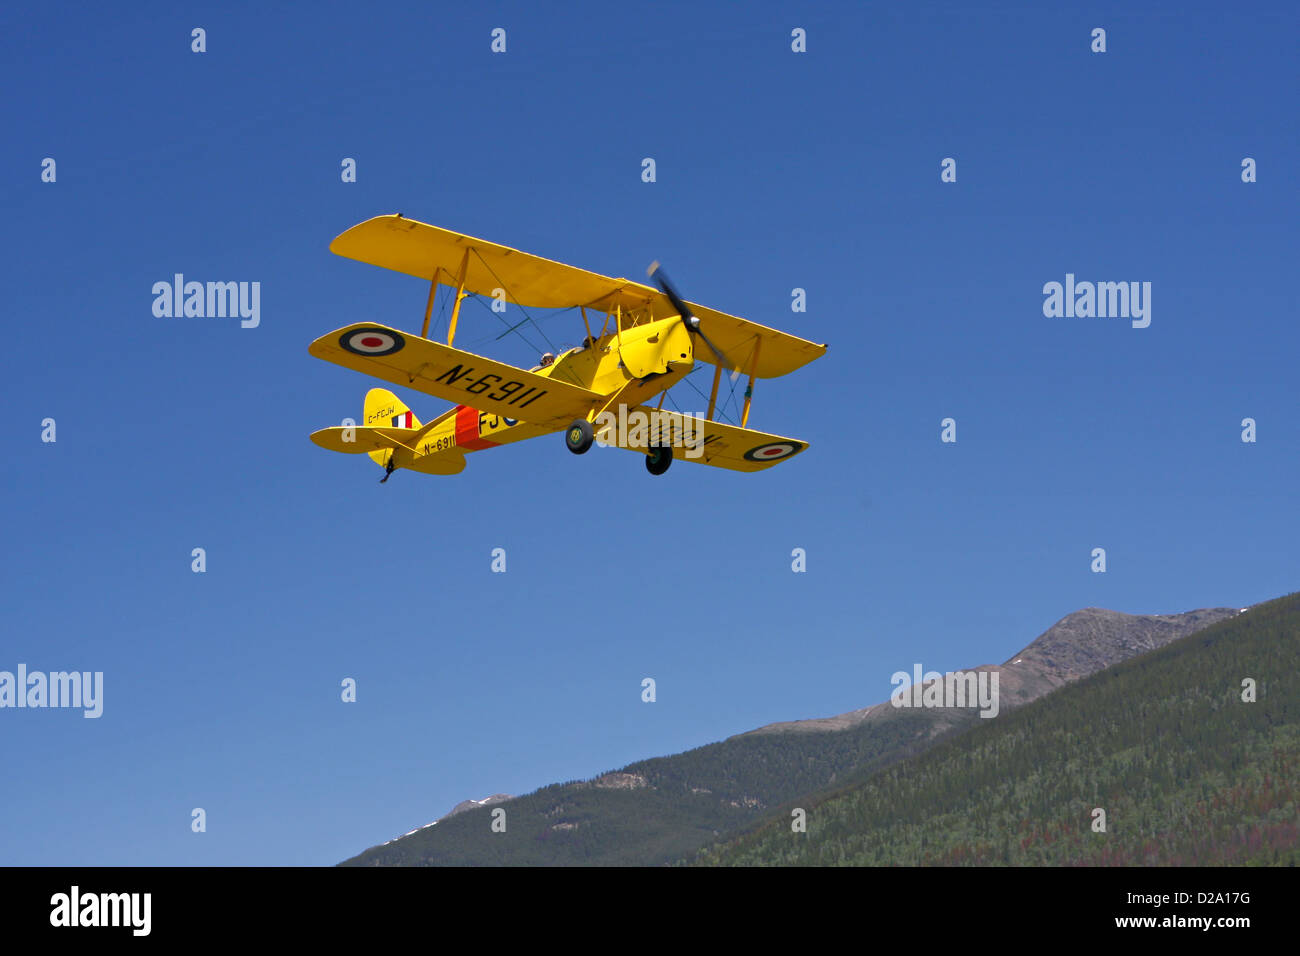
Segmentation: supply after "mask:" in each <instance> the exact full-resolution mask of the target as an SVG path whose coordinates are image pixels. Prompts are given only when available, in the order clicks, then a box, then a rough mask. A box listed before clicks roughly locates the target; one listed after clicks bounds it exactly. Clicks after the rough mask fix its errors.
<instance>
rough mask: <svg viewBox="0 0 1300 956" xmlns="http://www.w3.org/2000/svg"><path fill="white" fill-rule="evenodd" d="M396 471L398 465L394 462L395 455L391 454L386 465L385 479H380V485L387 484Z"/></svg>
mask: <svg viewBox="0 0 1300 956" xmlns="http://www.w3.org/2000/svg"><path fill="white" fill-rule="evenodd" d="M396 470H397V463H396V462H394V461H393V453H392V452H389V453H388V461H387V462H385V463H384V477H382V478H380V479H379V483H380V484H381V485H382V484H383V483H384V482H386V481H387V480H388V479H389V478H390V477H392V474H393V472H394V471H396Z"/></svg>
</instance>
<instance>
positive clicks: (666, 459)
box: [645, 445, 673, 475]
mask: <svg viewBox="0 0 1300 956" xmlns="http://www.w3.org/2000/svg"><path fill="white" fill-rule="evenodd" d="M672 463H673V450H672V449H671V448H669V447H668V446H667V445H657V446H655V447H654V448H651V449H650V454H648V455H646V456H645V470H646V471H648V472H650V474H652V475H662V474H663V473H664V472H665V471H667V470H668V466H669V465H671V464H672Z"/></svg>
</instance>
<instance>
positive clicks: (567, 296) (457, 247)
mask: <svg viewBox="0 0 1300 956" xmlns="http://www.w3.org/2000/svg"><path fill="white" fill-rule="evenodd" d="M466 250H469V258H468V259H467V260H465V252H466ZM330 251H331V252H333V253H336V254H337V255H340V256H346V257H347V258H349V259H357V260H359V261H361V262H368V263H370V264H371V265H376V266H381V267H383V268H385V269H393V270H395V271H397V272H404V273H406V274H407V275H413V276H418V277H419V278H421V279H426V280H432V279H433V277H434V274H435V273H438V274H439V281H440V282H442V283H443V284H446V285H452V284H454V283H455V281H456V278H457V276H458V275H459V272H460V265H461V262H462V260H464V261H465V262H466V268H465V290H466V291H468V292H474V293H478V294H479V295H492V294H493V291H494V290H496V289H503V290H504V291H505V294H506V296H507V298H508V299H509V300H510V301H512V302H516V303H518V304H520V305H523V306H532V307H535V308H539V309H567V308H571V307H572V306H575V305H581V306H586V307H588V308H593V309H599V310H601V311H603V312H612V311H613V310H614V307H615V306H618V307H619V308H621V309H622V310H623V311H624V312H635V311H638V310H646V311H648V312H649V314H650V315H651V317H652V318H656V319H663V318H668V317H669V316H673V315H676V314H677V310H676V309H675V308H674V307H673V304H672V302H671V301H670V300H669V299H668V297H667V296H666V295H664V294H663V293H662V292H660V291H659V290H658V289H655V288H652V287H650V286H648V285H642V284H641V283H639V282H632V281H630V280H628V279H611V278H610V277H609V276H603V275H600V274H599V273H597V272H588V271H587V270H586V269H579V268H576V267H575V266H570V265H565V264H564V263H563V262H556V261H555V260H553V259H544V258H542V257H541V256H534V255H531V254H529V253H527V252H520V251H519V250H518V249H511V248H510V247H509V246H502V245H499V244H498V243H495V242H488V241H487V240H486V239H475V238H474V237H473V236H467V235H464V234H463V233H459V232H452V231H451V230H449V229H440V228H438V227H437V226H430V225H429V224H427V223H423V222H417V221H415V220H414V219H406V218H403V217H402V216H400V215H399V216H376V217H375V218H373V219H367V220H366V221H365V222H362V223H358V224H357V225H355V226H353V227H352V228H351V229H349V230H347V231H346V232H344V233H342V234H341V235H339V236H338V237H337V238H335V240H334V241H333V242H331V243H330ZM439 270H441V271H440V272H439ZM687 304H688V305H690V307H691V310H692V311H693V312H694V313H695V314H696V316H698V317H699V320H700V328H701V330H702V331H703V332H704V334H705V335H707V336H708V337H709V339H710V340H712V341H713V342H714V343H715V344H716V345H717V346H718V348H720V349H721V350H722V351H723V353H724V354H725V355H726V356H727V358H728V359H730V360H731V361H732V362H733V363H735V364H736V365H738V366H739V367H740V370H741V371H743V372H746V373H747V372H749V369H750V364H749V363H750V359H751V358H752V356H753V351H754V343H755V341H756V340H757V339H758V338H759V337H761V338H762V346H761V347H760V348H759V353H758V365H757V367H756V368H755V370H754V374H755V376H756V377H758V378H775V377H776V376H778V375H785V374H786V373H787V372H793V371H794V370H795V369H797V368H800V367H802V366H804V365H806V364H808V363H809V362H811V361H812V360H813V359H815V358H819V357H820V356H821V355H823V354H824V353H825V352H826V346H825V345H818V344H816V343H815V342H809V341H808V340H807V339H801V338H799V337H798V336H797V335H790V334H789V333H787V332H781V331H779V330H777V329H770V328H768V327H767V326H764V325H759V324H758V323H757V322H750V321H749V320H748V319H741V318H738V317H736V316H734V315H728V314H727V313H725V312H719V311H717V310H716V309H709V308H706V307H705V306H702V305H696V304H695V303H694V302H690V303H687ZM695 358H696V360H697V361H704V362H712V363H713V364H717V362H716V359H715V357H714V355H713V353H712V352H711V351H710V350H709V349H708V348H700V349H697V350H696V353H695Z"/></svg>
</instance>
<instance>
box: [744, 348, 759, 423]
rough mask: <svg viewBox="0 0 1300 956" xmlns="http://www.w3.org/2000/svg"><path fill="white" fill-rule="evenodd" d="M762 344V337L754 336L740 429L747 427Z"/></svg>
mask: <svg viewBox="0 0 1300 956" xmlns="http://www.w3.org/2000/svg"><path fill="white" fill-rule="evenodd" d="M762 344H763V338H762V336H759V335H756V336H754V354H753V356H752V357H751V358H750V360H749V385H748V386H747V387H746V388H745V410H744V411H743V412H741V413H740V427H741V428H746V427H748V425H749V403H750V401H751V400H752V399H753V397H754V372H755V371H756V370H757V369H758V347H759V346H760V345H762Z"/></svg>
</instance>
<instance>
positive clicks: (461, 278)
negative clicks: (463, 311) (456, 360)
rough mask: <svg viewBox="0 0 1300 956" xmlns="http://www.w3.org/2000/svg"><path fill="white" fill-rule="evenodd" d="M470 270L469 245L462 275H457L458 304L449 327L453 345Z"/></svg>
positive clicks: (449, 336) (449, 337)
mask: <svg viewBox="0 0 1300 956" xmlns="http://www.w3.org/2000/svg"><path fill="white" fill-rule="evenodd" d="M468 270H469V247H468V246H466V247H465V255H464V256H462V257H461V260H460V275H458V276H457V277H456V304H455V305H453V306H452V307H451V326H450V327H449V328H448V329H447V344H448V345H451V344H452V342H453V341H454V340H455V338H456V320H457V319H459V318H460V303H461V300H462V299H464V298H465V273H466V272H467V271H468Z"/></svg>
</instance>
